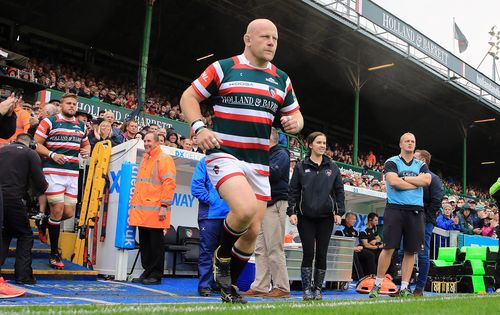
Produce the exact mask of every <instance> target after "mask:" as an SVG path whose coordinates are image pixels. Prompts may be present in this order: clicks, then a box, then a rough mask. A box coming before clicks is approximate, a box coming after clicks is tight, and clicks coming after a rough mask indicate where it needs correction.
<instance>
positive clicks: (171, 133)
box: [167, 129, 179, 148]
mask: <svg viewBox="0 0 500 315" xmlns="http://www.w3.org/2000/svg"><path fill="white" fill-rule="evenodd" d="M178 139H179V136H178V135H177V133H176V132H175V130H173V129H169V130H168V133H167V141H168V142H169V143H170V144H173V145H175V147H177V148H178V147H179V144H178Z"/></svg>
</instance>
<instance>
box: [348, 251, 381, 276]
mask: <svg viewBox="0 0 500 315" xmlns="http://www.w3.org/2000/svg"><path fill="white" fill-rule="evenodd" d="M377 257H378V256H377V255H376V254H375V253H374V252H373V251H371V250H367V249H363V250H361V251H360V252H354V257H353V259H354V261H353V263H354V269H355V272H356V274H357V276H358V280H360V279H361V278H363V277H364V276H367V275H375V274H377ZM353 275H354V273H353Z"/></svg>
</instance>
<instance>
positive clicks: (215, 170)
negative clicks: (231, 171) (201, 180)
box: [213, 165, 219, 175]
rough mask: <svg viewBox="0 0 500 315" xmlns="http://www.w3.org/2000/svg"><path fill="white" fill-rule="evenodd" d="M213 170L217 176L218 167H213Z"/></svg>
mask: <svg viewBox="0 0 500 315" xmlns="http://www.w3.org/2000/svg"><path fill="white" fill-rule="evenodd" d="M213 170H214V173H215V174H217V175H219V166H218V165H215V166H214V168H213Z"/></svg>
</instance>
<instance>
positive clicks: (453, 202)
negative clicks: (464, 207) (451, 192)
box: [448, 196, 457, 213]
mask: <svg viewBox="0 0 500 315" xmlns="http://www.w3.org/2000/svg"><path fill="white" fill-rule="evenodd" d="M448 203H449V204H450V206H451V210H452V211H453V213H455V212H456V211H457V197H455V196H449V197H448Z"/></svg>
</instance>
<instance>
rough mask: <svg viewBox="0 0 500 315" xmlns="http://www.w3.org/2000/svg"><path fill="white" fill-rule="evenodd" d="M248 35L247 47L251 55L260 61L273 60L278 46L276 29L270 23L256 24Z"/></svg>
mask: <svg viewBox="0 0 500 315" xmlns="http://www.w3.org/2000/svg"><path fill="white" fill-rule="evenodd" d="M247 35H248V36H249V43H248V45H249V48H250V52H251V53H252V55H253V56H254V57H255V58H256V59H257V60H259V61H261V62H269V61H271V60H273V58H274V54H275V53H276V48H277V47H278V30H277V29H276V26H274V24H271V23H263V24H261V25H258V27H256V28H255V30H254V31H253V32H251V33H250V34H247Z"/></svg>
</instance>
